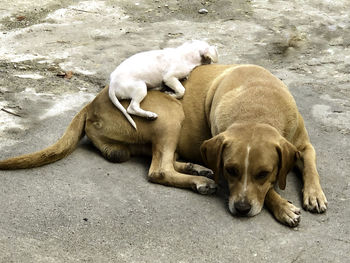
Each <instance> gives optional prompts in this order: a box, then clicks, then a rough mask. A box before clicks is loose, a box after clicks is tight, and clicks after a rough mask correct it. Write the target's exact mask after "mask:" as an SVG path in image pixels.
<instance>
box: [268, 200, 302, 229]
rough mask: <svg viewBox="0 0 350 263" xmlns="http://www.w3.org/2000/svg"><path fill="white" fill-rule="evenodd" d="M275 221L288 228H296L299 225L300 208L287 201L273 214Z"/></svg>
mask: <svg viewBox="0 0 350 263" xmlns="http://www.w3.org/2000/svg"><path fill="white" fill-rule="evenodd" d="M274 215H275V217H276V219H277V220H278V221H279V222H281V223H282V224H285V225H287V226H290V227H296V226H297V225H299V223H300V208H298V207H296V206H294V205H293V204H292V203H289V202H287V201H285V202H283V204H281V206H280V207H279V208H278V209H277V211H275V212H274Z"/></svg>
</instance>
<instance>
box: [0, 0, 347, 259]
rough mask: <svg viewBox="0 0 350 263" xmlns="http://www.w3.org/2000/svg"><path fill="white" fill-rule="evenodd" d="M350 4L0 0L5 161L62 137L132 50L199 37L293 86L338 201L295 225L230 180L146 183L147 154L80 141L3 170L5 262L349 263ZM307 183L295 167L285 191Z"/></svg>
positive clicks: (295, 197) (0, 246)
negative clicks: (244, 208)
mask: <svg viewBox="0 0 350 263" xmlns="http://www.w3.org/2000/svg"><path fill="white" fill-rule="evenodd" d="M202 8H205V9H207V10H208V13H206V14H199V13H198V10H199V9H202ZM349 11H350V2H349V1H347V0H338V1H331V0H309V1H296V0H290V1H279V0H271V1H263V0H260V1H253V0H237V1H236V0H235V1H233V0H232V1H218V0H203V1H187V0H169V1H161V0H158V1H157V0H154V1H151V0H145V1H142V0H132V1H128V0H114V1H113V0H106V1H93V0H87V1H73V0H60V1H57V0H46V1H43V0H40V1H30V0H1V1H0V109H3V110H0V149H1V150H0V159H4V158H7V157H11V156H15V155H18V154H22V153H28V152H32V151H34V150H38V149H41V148H43V147H45V146H47V145H49V144H51V143H53V142H55V141H56V140H57V138H59V136H60V135H61V134H62V133H63V131H64V130H65V128H66V127H67V125H68V123H69V122H70V121H71V119H72V117H73V116H74V114H75V113H77V112H78V110H79V109H80V108H81V107H82V105H84V104H86V103H87V102H89V101H90V100H91V99H92V98H93V97H94V96H95V95H96V94H97V93H98V92H99V91H100V90H101V88H102V87H103V86H104V85H105V84H107V83H108V77H109V74H110V72H111V71H112V70H113V69H114V68H115V67H116V66H117V65H118V64H119V63H120V62H121V61H122V60H123V59H125V58H127V57H128V56H130V55H132V54H134V53H136V52H139V51H144V50H149V49H158V48H163V47H167V46H175V45H178V44H180V43H182V42H184V41H185V40H189V39H204V40H207V41H209V42H210V43H212V44H215V45H217V47H218V49H219V53H220V62H221V63H225V64H229V63H251V64H258V65H261V66H264V67H266V68H267V69H269V70H270V71H271V72H273V73H274V74H276V75H277V76H278V77H279V78H281V79H282V80H283V81H284V82H285V83H286V84H287V85H288V86H289V88H290V90H291V92H292V93H293V95H294V96H295V98H296V101H297V104H298V106H299V108H300V111H301V113H302V114H303V116H304V118H305V122H306V126H307V129H308V131H309V134H310V137H311V141H312V143H313V144H314V146H315V148H316V151H317V155H318V170H319V173H320V176H321V183H322V185H323V189H324V191H325V193H326V196H327V198H328V201H329V209H328V211H327V213H325V214H321V215H318V214H311V213H308V212H306V211H303V212H302V220H301V223H300V225H299V226H298V227H297V228H294V229H291V228H288V227H286V226H283V225H281V224H279V223H278V222H277V221H275V220H274V219H273V217H272V216H271V214H270V213H269V212H268V211H267V210H266V209H264V210H263V211H262V212H261V213H260V214H259V215H257V216H255V217H253V218H238V217H233V216H231V215H230V213H229V212H228V210H227V208H226V200H225V197H224V194H222V193H221V192H222V191H219V193H217V194H214V195H212V196H201V195H199V194H196V193H194V192H192V191H190V190H182V189H176V188H169V187H164V186H161V185H156V184H151V183H149V182H147V179H146V174H147V169H148V166H149V160H148V159H142V158H133V160H132V161H129V162H127V163H123V164H111V163H109V162H107V161H106V160H104V159H103V158H102V157H101V155H99V153H98V152H97V151H96V150H95V149H94V148H93V147H92V146H91V144H90V143H89V141H88V140H86V139H85V140H83V141H82V143H81V144H80V146H79V147H78V149H77V150H76V151H75V152H74V153H73V154H71V155H70V156H69V157H67V158H65V159H63V160H61V161H59V162H56V163H54V164H51V165H47V166H44V167H42V168H37V169H28V170H19V171H6V172H5V171H0V173H1V175H0V262H350V254H349V251H350V233H349V232H350V219H349V218H350V205H349V196H350V179H349V178H350V177H349V171H350V166H349V163H350V154H349V149H350V135H349V134H350V87H349V85H350V84H349V81H350V22H349V21H350V18H349V13H350V12H349ZM67 71H72V72H73V76H72V77H71V78H63V76H61V77H60V76H57V75H62V72H63V73H64V72H67ZM4 110H5V111H4ZM13 113H14V114H16V115H14V114H13ZM300 192H301V182H300V179H299V178H297V177H296V176H294V175H293V174H290V175H289V177H288V182H287V188H286V190H285V191H283V192H281V193H282V195H283V196H284V197H286V198H287V199H288V200H291V201H292V202H293V203H294V204H296V205H297V206H299V207H300V206H301V193H300Z"/></svg>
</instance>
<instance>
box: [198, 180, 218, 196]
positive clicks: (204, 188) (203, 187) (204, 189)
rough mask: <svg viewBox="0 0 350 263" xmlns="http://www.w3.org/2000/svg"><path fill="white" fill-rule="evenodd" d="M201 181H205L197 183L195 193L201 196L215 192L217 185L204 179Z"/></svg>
mask: <svg viewBox="0 0 350 263" xmlns="http://www.w3.org/2000/svg"><path fill="white" fill-rule="evenodd" d="M203 179H206V181H205V182H201V183H197V184H196V186H195V190H197V192H198V193H200V194H202V195H208V194H213V193H214V192H215V191H216V188H217V185H216V184H215V182H214V181H213V180H211V179H208V178H205V177H204V178H203Z"/></svg>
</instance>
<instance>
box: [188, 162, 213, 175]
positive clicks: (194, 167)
mask: <svg viewBox="0 0 350 263" xmlns="http://www.w3.org/2000/svg"><path fill="white" fill-rule="evenodd" d="M187 170H188V172H189V173H190V174H193V175H199V176H204V177H207V178H210V179H212V178H214V173H213V171H212V170H210V169H208V168H206V167H204V166H201V165H198V164H193V163H188V165H187Z"/></svg>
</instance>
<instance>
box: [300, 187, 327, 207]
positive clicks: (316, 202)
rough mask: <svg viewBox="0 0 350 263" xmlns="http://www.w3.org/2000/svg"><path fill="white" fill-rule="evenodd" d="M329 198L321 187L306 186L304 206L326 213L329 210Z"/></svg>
mask: <svg viewBox="0 0 350 263" xmlns="http://www.w3.org/2000/svg"><path fill="white" fill-rule="evenodd" d="M327 204H328V203H327V198H326V196H325V194H324V193H323V191H322V189H321V187H307V188H306V187H304V189H303V208H304V209H305V210H307V211H310V212H313V213H324V212H325V211H326V210H327Z"/></svg>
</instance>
